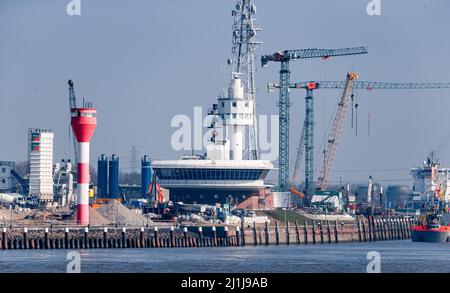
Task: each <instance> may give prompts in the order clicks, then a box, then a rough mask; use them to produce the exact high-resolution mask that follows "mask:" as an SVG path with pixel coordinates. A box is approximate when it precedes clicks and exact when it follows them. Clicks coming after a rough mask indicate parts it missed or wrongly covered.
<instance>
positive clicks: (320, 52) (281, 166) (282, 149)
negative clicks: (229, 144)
mask: <svg viewBox="0 0 450 293" xmlns="http://www.w3.org/2000/svg"><path fill="white" fill-rule="evenodd" d="M359 54H367V48H366V47H354V48H342V49H300V50H285V51H283V52H277V53H274V54H271V55H263V56H261V66H263V67H264V66H267V64H268V63H269V62H280V65H281V69H280V97H279V102H278V106H279V117H278V119H279V128H280V129H279V154H278V190H280V191H287V190H288V188H289V187H288V179H289V108H290V94H289V85H290V73H291V72H290V69H289V62H290V61H291V60H296V59H312V58H322V59H328V58H330V57H334V56H348V55H359ZM313 106H314V105H313V103H312V99H311V100H310V101H308V102H307V108H309V109H310V113H314V110H313ZM311 121H312V120H311V119H309V118H308V119H305V122H306V125H307V127H306V132H305V137H307V139H313V137H314V133H313V132H311V130H312V128H310V127H309V126H311V125H309V123H310V122H311ZM312 163H313V162H312V161H311V164H312Z"/></svg>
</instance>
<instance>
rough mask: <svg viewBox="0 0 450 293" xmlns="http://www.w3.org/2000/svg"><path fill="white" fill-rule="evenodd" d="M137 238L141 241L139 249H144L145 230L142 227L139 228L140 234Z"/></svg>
mask: <svg viewBox="0 0 450 293" xmlns="http://www.w3.org/2000/svg"><path fill="white" fill-rule="evenodd" d="M139 238H140V241H141V243H140V244H141V247H142V248H145V247H146V242H145V228H144V227H141V231H140V233H139Z"/></svg>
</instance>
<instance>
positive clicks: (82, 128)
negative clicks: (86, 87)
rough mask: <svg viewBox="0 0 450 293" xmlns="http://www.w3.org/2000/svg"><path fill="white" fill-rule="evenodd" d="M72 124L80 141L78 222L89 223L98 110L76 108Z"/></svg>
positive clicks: (73, 111)
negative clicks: (92, 147)
mask: <svg viewBox="0 0 450 293" xmlns="http://www.w3.org/2000/svg"><path fill="white" fill-rule="evenodd" d="M71 113H72V115H71V120H70V125H71V126H72V130H73V133H74V135H75V138H76V139H77V142H78V153H79V154H78V160H79V161H78V173H77V176H78V188H77V201H78V202H77V223H78V224H80V225H89V179H90V178H89V144H90V141H91V138H92V135H93V134H94V130H95V128H96V127H97V118H96V114H97V110H96V109H94V108H74V109H72V110H71Z"/></svg>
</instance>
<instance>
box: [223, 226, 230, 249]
mask: <svg viewBox="0 0 450 293" xmlns="http://www.w3.org/2000/svg"><path fill="white" fill-rule="evenodd" d="M223 230H224V231H225V239H224V240H223V241H224V245H225V246H228V244H229V243H228V242H229V241H228V226H225V227H223Z"/></svg>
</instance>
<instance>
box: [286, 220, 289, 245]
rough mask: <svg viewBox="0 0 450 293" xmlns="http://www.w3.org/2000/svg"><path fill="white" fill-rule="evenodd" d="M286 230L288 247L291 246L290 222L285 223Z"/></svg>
mask: <svg viewBox="0 0 450 293" xmlns="http://www.w3.org/2000/svg"><path fill="white" fill-rule="evenodd" d="M285 229H286V232H285V233H286V245H289V241H290V239H289V221H286V223H285Z"/></svg>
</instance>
